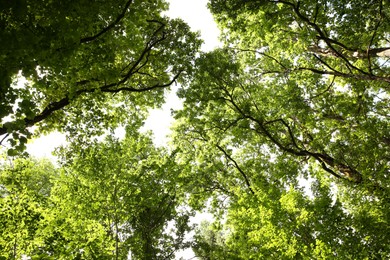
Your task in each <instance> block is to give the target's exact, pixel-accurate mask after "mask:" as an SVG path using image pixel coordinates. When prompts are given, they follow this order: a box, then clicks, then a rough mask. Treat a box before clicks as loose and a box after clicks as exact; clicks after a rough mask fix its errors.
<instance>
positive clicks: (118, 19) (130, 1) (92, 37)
mask: <svg viewBox="0 0 390 260" xmlns="http://www.w3.org/2000/svg"><path fill="white" fill-rule="evenodd" d="M132 2H133V0H129V1H127V2H126V4H125V7H124V8H123V10H122V12H121V13H120V14H119V16H118V17H117V18H116V19H115V21H113V22H112V23H111V24H109V25H108V26H107V27H105V28H103V29H102V30H101V31H100V32H98V33H97V34H95V35H93V36H89V37H85V38H82V39H81V40H80V43H87V42H91V41H94V40H96V39H97V38H99V37H100V36H101V35H103V34H105V33H106V32H108V31H109V30H111V29H112V28H113V27H114V26H115V25H117V24H118V23H119V22H120V21H121V20H122V19H123V17H125V15H126V12H127V9H129V6H130V5H131V4H132Z"/></svg>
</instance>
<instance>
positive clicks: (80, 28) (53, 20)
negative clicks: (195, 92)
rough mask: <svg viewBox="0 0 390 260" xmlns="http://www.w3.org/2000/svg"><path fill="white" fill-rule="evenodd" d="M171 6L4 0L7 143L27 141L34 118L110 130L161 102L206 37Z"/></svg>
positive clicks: (45, 126) (0, 22)
mask: <svg viewBox="0 0 390 260" xmlns="http://www.w3.org/2000/svg"><path fill="white" fill-rule="evenodd" d="M166 8H167V5H166V3H165V2H164V1H160V0H155V1H133V0H126V1H119V2H118V1H104V3H103V2H101V1H92V2H91V1H79V2H77V3H73V2H72V3H71V2H61V3H57V2H47V1H16V2H13V3H9V4H7V3H5V2H4V3H2V5H1V6H0V12H1V15H0V28H1V30H0V31H1V33H0V39H1V40H0V41H1V42H0V43H1V45H2V46H8V47H6V48H2V50H1V54H0V68H1V71H2V72H1V73H2V74H1V81H0V87H1V91H0V93H1V94H0V111H1V112H0V113H1V114H0V118H1V125H0V136H1V142H3V141H4V140H5V138H6V137H7V136H11V139H10V142H11V144H12V146H13V147H15V148H16V150H23V149H24V146H25V143H26V141H27V139H28V138H29V137H30V134H31V133H30V132H29V130H28V127H31V126H33V125H39V129H40V130H38V132H39V133H41V132H44V131H51V130H53V129H57V130H60V131H65V132H67V133H69V134H70V135H75V134H79V135H82V134H83V133H85V132H88V134H101V132H102V131H103V129H104V128H107V127H108V126H110V127H116V126H118V125H120V124H126V123H129V124H132V123H134V121H137V120H140V118H141V119H142V118H144V116H145V112H146V110H147V108H150V107H157V106H159V105H161V103H162V102H163V92H164V89H166V88H169V87H170V86H171V85H172V84H173V83H174V82H176V81H177V80H181V81H182V82H185V79H186V77H188V75H189V74H190V73H191V61H192V59H193V57H194V55H195V53H196V51H197V49H198V47H199V45H200V41H199V40H198V39H197V35H196V33H192V32H190V30H189V27H188V26H187V25H186V24H184V23H183V22H182V21H180V20H169V19H168V18H166V17H162V16H161V14H160V13H161V11H163V10H166ZM20 75H22V76H24V77H26V78H27V82H26V83H25V85H24V86H20V85H19V86H18V85H16V82H17V81H18V80H19V79H20ZM126 115H129V116H126ZM130 115H131V116H130ZM16 150H15V149H11V150H10V151H9V153H10V154H11V155H13V154H15V153H16Z"/></svg>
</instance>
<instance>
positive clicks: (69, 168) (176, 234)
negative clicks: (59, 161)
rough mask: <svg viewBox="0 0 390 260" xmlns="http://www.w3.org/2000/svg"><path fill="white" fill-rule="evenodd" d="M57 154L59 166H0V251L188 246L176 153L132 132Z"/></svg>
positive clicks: (83, 253)
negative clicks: (171, 152) (60, 159)
mask: <svg viewBox="0 0 390 260" xmlns="http://www.w3.org/2000/svg"><path fill="white" fill-rule="evenodd" d="M74 148H76V150H75V149H74ZM62 153H63V156H65V157H66V163H65V164H64V165H63V166H62V167H61V168H60V169H59V170H54V168H53V166H51V164H49V163H47V162H35V161H32V160H26V159H19V160H16V161H15V162H14V163H13V165H10V166H6V165H4V166H3V168H2V170H1V183H3V186H2V189H1V209H2V211H1V214H2V215H1V225H2V228H1V230H2V235H1V237H2V239H1V240H0V247H1V251H2V256H3V257H6V258H7V259H8V258H20V257H21V255H28V256H32V257H41V258H42V257H47V258H50V259H69V258H82V259H125V258H126V257H127V256H128V254H129V253H130V254H131V255H132V257H133V259H155V258H158V259H172V258H173V257H174V256H175V253H176V252H177V251H178V250H179V249H182V248H185V247H187V246H188V245H187V244H186V242H185V241H184V235H185V234H186V232H188V231H189V225H188V220H189V217H190V216H191V215H192V213H191V212H190V209H185V208H182V207H180V205H181V204H183V203H184V200H185V197H184V194H183V192H182V191H183V189H181V188H180V186H179V184H178V183H177V175H178V172H177V167H176V165H175V164H174V161H173V157H174V154H172V155H169V154H168V153H167V152H166V151H164V150H162V149H159V150H156V149H155V148H154V147H153V145H152V141H151V139H150V138H148V137H146V136H141V135H137V134H136V133H133V134H132V137H128V138H125V139H124V140H123V141H118V140H115V139H112V138H108V139H107V140H106V141H104V142H101V143H95V144H91V145H90V146H89V147H88V148H86V149H81V150H80V149H79V147H69V148H67V149H66V151H65V150H63V151H62ZM168 224H169V226H168Z"/></svg>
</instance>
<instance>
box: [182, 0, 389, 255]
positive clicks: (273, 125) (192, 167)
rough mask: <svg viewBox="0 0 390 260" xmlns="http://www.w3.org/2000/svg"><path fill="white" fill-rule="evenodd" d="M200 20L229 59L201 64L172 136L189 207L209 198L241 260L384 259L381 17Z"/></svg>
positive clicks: (290, 9) (375, 10)
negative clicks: (217, 30)
mask: <svg viewBox="0 0 390 260" xmlns="http://www.w3.org/2000/svg"><path fill="white" fill-rule="evenodd" d="M209 6H210V8H211V10H212V11H213V12H214V14H215V17H216V19H217V21H218V22H219V25H220V27H221V29H222V31H223V36H222V37H223V40H224V42H225V47H224V48H223V49H218V50H215V51H213V52H211V53H205V54H202V55H201V56H200V57H199V58H198V59H197V62H196V66H195V73H194V77H193V80H192V81H191V83H190V84H189V85H188V87H183V88H182V89H181V90H180V92H179V94H180V95H181V96H182V97H183V98H185V102H184V109H183V110H182V111H177V112H176V118H177V120H178V122H177V125H176V127H175V130H176V133H175V136H174V144H175V145H176V147H177V148H178V149H180V151H181V152H182V153H181V157H179V160H178V162H179V163H182V164H184V165H188V166H187V167H188V170H187V175H188V178H189V179H191V176H192V180H193V184H192V185H193V187H194V191H195V192H194V193H193V195H192V197H193V200H194V201H195V203H194V205H195V206H200V205H201V204H202V202H201V203H199V200H200V201H206V200H207V198H209V197H211V198H213V203H212V204H213V205H214V210H215V213H216V216H218V217H220V216H224V217H226V218H227V222H226V229H225V230H226V231H228V233H229V234H230V238H228V239H227V240H226V243H225V246H226V247H227V248H228V249H227V250H232V252H238V253H237V254H238V256H239V257H242V258H244V259H264V258H275V257H277V258H282V259H295V258H298V259H300V258H303V259H313V258H314V259H329V258H336V259H338V258H342V259H356V258H361V259H384V258H387V257H389V255H388V252H389V248H388V246H387V243H386V242H385V241H386V240H389V236H388V233H389V230H388V225H387V223H388V221H389V211H388V210H387V209H386V208H388V205H389V204H388V203H389V195H388V194H389V191H390V190H389V188H390V185H389V182H388V178H387V177H388V174H389V164H388V162H389V158H390V153H389V152H390V150H389V149H388V144H389V143H388V139H389V126H390V124H389V117H388V112H389V106H388V102H389V67H388V63H387V61H388V50H389V45H388V40H389V39H388V36H389V35H388V31H389V27H388V26H389V22H388V19H389V18H388V17H389V16H388V15H389V6H388V3H387V2H385V1H372V2H370V3H367V2H364V3H363V1H361V2H359V1H357V2H356V3H355V2H354V3H349V4H348V3H347V2H345V3H344V2H343V1H341V2H340V1H337V2H336V1H323V2H321V1H320V2H318V1H305V2H299V1H210V5H209ZM363 13H364V15H363ZM360 16H361V17H360ZM358 17H359V18H358ZM355 21H356V22H355ZM195 176H196V177H195ZM305 179H306V184H305V185H306V186H308V185H309V186H310V183H313V185H312V189H311V194H312V195H310V196H309V195H307V194H306V193H307V192H304V187H303V185H302V181H303V180H305ZM198 193H201V194H203V195H198ZM217 222H219V221H218V220H217ZM373 248H375V249H373Z"/></svg>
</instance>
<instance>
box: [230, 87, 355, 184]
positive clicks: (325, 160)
mask: <svg viewBox="0 0 390 260" xmlns="http://www.w3.org/2000/svg"><path fill="white" fill-rule="evenodd" d="M223 90H224V92H225V94H226V95H227V96H228V97H229V98H225V100H226V101H227V102H229V103H230V104H232V105H233V107H234V108H235V109H236V110H237V112H239V113H240V114H241V116H243V117H244V118H248V119H249V120H251V121H253V122H254V123H256V125H257V126H258V129H255V131H256V132H257V133H258V134H260V135H265V136H266V137H267V138H268V139H269V140H270V141H271V142H272V143H273V144H275V145H276V146H277V147H278V148H279V149H281V150H282V151H284V152H287V153H289V154H293V155H295V156H299V157H311V158H314V159H315V160H317V161H318V162H319V163H320V164H321V166H322V168H323V169H324V170H325V171H327V172H329V173H330V174H332V175H333V176H335V177H337V178H341V179H347V180H349V181H352V182H355V183H361V182H362V175H361V173H359V172H358V171H356V170H355V169H353V168H351V167H349V166H348V165H345V164H343V163H339V162H337V161H336V159H334V158H333V157H331V156H329V155H328V154H326V153H315V152H310V151H308V150H306V149H304V148H301V147H299V146H298V144H297V143H296V138H295V137H294V134H293V132H292V129H291V127H290V126H289V125H288V124H287V122H285V121H284V120H283V119H276V120H272V121H268V122H264V121H263V120H259V119H257V118H255V117H253V116H252V115H251V114H248V113H246V112H244V111H243V110H242V109H241V108H240V106H239V105H238V104H237V103H236V102H235V101H234V99H233V96H232V94H230V93H229V92H228V91H227V89H226V88H225V87H223ZM275 122H281V123H282V124H283V125H284V126H285V127H286V128H287V130H288V133H289V136H290V139H291V143H292V147H291V146H290V145H284V144H283V143H282V142H281V141H279V140H278V139H277V138H276V137H275V136H274V135H273V134H272V133H271V132H270V131H269V130H268V128H267V125H270V124H272V123H275ZM328 166H329V167H330V168H333V169H334V170H332V169H330V168H329V167H328ZM335 171H338V172H340V173H342V175H340V174H337V173H336V172H335Z"/></svg>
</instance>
